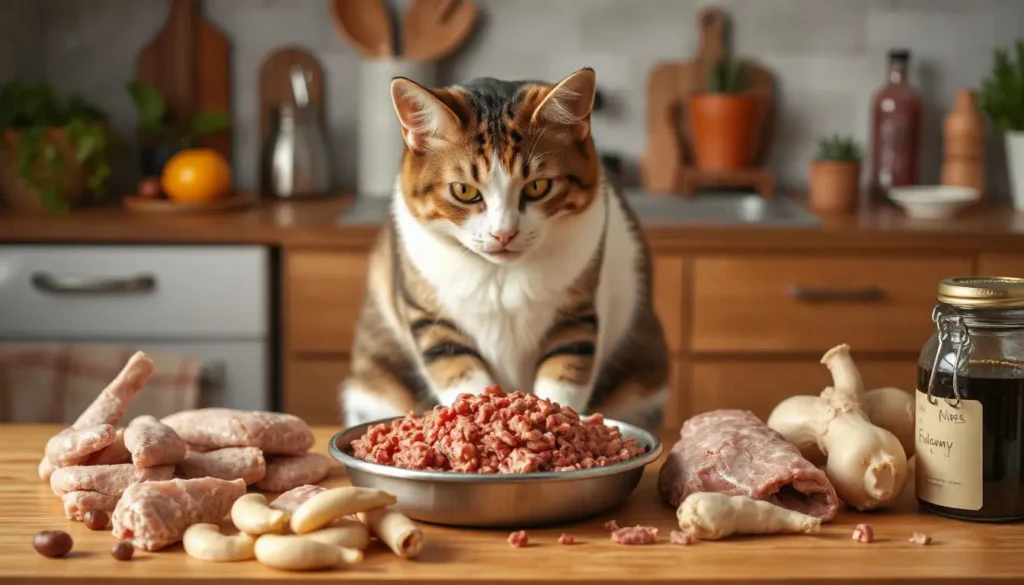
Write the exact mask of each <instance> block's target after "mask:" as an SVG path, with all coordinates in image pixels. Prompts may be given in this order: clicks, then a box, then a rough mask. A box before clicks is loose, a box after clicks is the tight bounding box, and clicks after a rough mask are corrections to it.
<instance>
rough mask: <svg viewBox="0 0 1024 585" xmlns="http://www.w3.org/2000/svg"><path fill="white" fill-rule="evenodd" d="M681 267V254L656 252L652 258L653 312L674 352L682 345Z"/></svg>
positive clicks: (683, 304) (682, 272)
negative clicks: (660, 253)
mask: <svg viewBox="0 0 1024 585" xmlns="http://www.w3.org/2000/svg"><path fill="white" fill-rule="evenodd" d="M684 266H685V265H684V263H683V258H682V256H671V255H655V256H654V259H653V268H652V271H653V277H654V278H653V281H654V282H653V286H652V288H653V289H654V290H653V297H654V301H653V302H654V312H655V313H656V314H657V315H658V320H659V321H661V327H662V329H663V330H664V331H665V343H666V344H667V345H668V349H669V351H670V352H673V353H675V352H677V351H679V350H680V349H682V348H683V321H684V308H685V306H686V303H685V301H684V299H685V296H684V294H685V285H686V280H685V277H684Z"/></svg>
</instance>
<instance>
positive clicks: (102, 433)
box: [46, 424, 117, 467]
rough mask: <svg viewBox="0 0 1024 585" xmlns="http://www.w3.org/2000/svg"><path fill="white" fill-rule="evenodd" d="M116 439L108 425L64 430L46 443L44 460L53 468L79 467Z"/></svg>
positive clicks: (114, 433)
mask: <svg viewBox="0 0 1024 585" xmlns="http://www.w3.org/2000/svg"><path fill="white" fill-rule="evenodd" d="M116 439H117V429H115V428H114V426H113V425H108V424H101V425H92V426H86V427H82V428H80V429H73V428H72V429H64V430H63V431H61V432H59V433H57V434H56V435H54V436H52V437H50V440H49V441H47V442H46V458H47V459H49V460H50V464H51V465H53V466H54V467H68V466H69V465H81V464H83V463H85V462H86V461H88V460H89V457H90V456H92V455H93V454H94V453H96V452H98V451H101V450H103V449H105V448H106V447H108V446H109V445H111V444H112V443H113V442H114V441H115V440H116Z"/></svg>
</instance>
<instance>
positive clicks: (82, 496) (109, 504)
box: [61, 491, 118, 522]
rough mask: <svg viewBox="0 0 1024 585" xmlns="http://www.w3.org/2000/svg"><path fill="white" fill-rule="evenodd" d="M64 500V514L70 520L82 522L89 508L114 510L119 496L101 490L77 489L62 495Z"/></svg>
mask: <svg viewBox="0 0 1024 585" xmlns="http://www.w3.org/2000/svg"><path fill="white" fill-rule="evenodd" d="M61 500H63V501H64V515H65V516H67V518H68V520H75V521H76V522H82V521H84V520H85V513H86V512H88V511H89V510H103V511H104V512H113V511H114V508H116V507H117V500H118V497H117V496H108V495H106V494H101V493H99V492H88V491H77V492H68V493H66V494H64V495H63V496H61Z"/></svg>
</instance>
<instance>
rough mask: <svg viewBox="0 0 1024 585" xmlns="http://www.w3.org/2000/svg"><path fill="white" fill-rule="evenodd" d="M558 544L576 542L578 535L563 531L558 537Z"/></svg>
mask: <svg viewBox="0 0 1024 585" xmlns="http://www.w3.org/2000/svg"><path fill="white" fill-rule="evenodd" d="M558 544H576V537H574V536H573V535H571V534H565V533H563V534H562V535H561V536H559V537H558Z"/></svg>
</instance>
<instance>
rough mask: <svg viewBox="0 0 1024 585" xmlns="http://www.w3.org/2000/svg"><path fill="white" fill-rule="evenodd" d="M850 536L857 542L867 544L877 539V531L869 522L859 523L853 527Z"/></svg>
mask: <svg viewBox="0 0 1024 585" xmlns="http://www.w3.org/2000/svg"><path fill="white" fill-rule="evenodd" d="M850 538H852V539H853V540H856V541H857V542H860V543H864V544H867V543H869V542H874V541H875V531H874V529H873V528H871V527H870V526H868V525H867V524H858V525H857V527H856V528H854V529H853V534H851V535H850Z"/></svg>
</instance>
